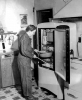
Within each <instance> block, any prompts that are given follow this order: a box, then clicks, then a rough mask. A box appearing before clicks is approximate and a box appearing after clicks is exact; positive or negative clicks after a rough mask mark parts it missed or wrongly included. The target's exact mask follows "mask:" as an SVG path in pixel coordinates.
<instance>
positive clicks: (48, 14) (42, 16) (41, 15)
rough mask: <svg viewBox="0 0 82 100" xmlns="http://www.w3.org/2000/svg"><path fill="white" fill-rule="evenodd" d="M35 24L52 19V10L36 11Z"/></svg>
mask: <svg viewBox="0 0 82 100" xmlns="http://www.w3.org/2000/svg"><path fill="white" fill-rule="evenodd" d="M36 17H37V24H39V23H44V22H49V18H53V9H52V8H51V9H43V10H37V11H36Z"/></svg>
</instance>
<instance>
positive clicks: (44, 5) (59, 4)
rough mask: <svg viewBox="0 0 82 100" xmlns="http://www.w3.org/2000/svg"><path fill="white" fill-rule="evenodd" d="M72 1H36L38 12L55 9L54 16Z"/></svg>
mask: <svg viewBox="0 0 82 100" xmlns="http://www.w3.org/2000/svg"><path fill="white" fill-rule="evenodd" d="M70 1H71V0H34V6H35V9H36V10H42V9H48V8H53V16H54V15H55V14H56V13H57V12H58V11H60V9H62V8H63V7H64V6H65V5H67V4H68V3H69V2H70Z"/></svg>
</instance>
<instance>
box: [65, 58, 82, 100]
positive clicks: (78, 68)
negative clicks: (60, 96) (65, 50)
mask: <svg viewBox="0 0 82 100" xmlns="http://www.w3.org/2000/svg"><path fill="white" fill-rule="evenodd" d="M64 94H65V100H81V99H82V60H79V59H74V60H71V66H70V84H69V85H68V88H65V89H64Z"/></svg>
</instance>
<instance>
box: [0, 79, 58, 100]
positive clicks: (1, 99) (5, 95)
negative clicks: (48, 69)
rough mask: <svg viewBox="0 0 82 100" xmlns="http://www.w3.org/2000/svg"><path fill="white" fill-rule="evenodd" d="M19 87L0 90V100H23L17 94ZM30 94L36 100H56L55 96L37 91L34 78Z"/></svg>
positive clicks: (40, 90)
mask: <svg viewBox="0 0 82 100" xmlns="http://www.w3.org/2000/svg"><path fill="white" fill-rule="evenodd" d="M20 91H21V89H20V87H19V88H18V87H17V88H15V87H7V88H2V89H0V100H25V99H24V98H23V97H22V96H21V94H19V92H20ZM32 94H33V96H34V97H38V100H58V99H57V98H56V96H55V95H54V94H52V93H50V91H47V90H44V89H42V88H41V89H39V88H38V86H37V84H36V82H35V80H34V78H33V79H32Z"/></svg>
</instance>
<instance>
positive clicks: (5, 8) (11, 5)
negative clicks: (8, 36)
mask: <svg viewBox="0 0 82 100" xmlns="http://www.w3.org/2000/svg"><path fill="white" fill-rule="evenodd" d="M33 7H34V0H0V27H3V28H4V30H5V31H14V32H18V31H19V30H20V25H21V22H20V14H27V18H28V20H27V21H28V24H33V23H34V22H33Z"/></svg>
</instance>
